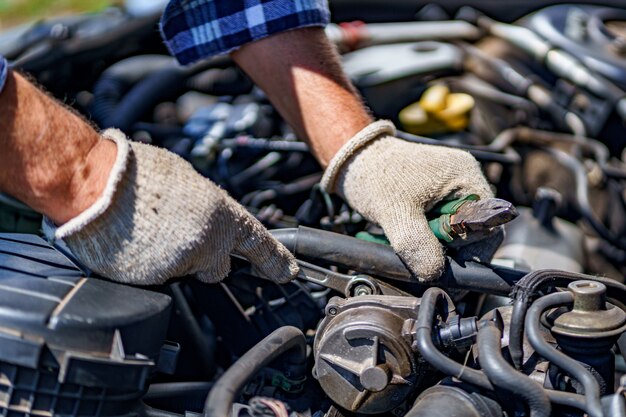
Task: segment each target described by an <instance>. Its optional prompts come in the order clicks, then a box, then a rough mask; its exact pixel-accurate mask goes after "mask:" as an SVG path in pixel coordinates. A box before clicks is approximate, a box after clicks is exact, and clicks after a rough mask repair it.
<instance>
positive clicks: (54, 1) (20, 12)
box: [0, 0, 119, 29]
mask: <svg viewBox="0 0 626 417" xmlns="http://www.w3.org/2000/svg"><path fill="white" fill-rule="evenodd" d="M118 2H119V1H118ZM113 3H116V1H115V0H0V29H6V28H8V27H11V26H15V25H18V24H20V23H25V22H30V21H35V20H38V19H41V18H45V17H51V16H58V15H62V14H67V13H75V12H95V11H99V10H102V9H104V8H106V7H107V6H110V5H111V4H113Z"/></svg>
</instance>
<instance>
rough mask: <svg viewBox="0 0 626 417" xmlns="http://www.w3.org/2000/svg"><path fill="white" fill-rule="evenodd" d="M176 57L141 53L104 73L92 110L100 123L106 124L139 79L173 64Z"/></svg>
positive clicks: (93, 115)
mask: <svg viewBox="0 0 626 417" xmlns="http://www.w3.org/2000/svg"><path fill="white" fill-rule="evenodd" d="M173 62H174V59H173V58H172V57H170V56H165V55H139V56H134V57H131V58H127V59H124V60H122V61H119V62H117V63H115V64H113V65H112V66H110V67H109V68H108V69H107V70H106V71H104V72H103V73H102V75H101V76H100V79H98V81H97V82H96V85H95V86H94V89H93V95H94V97H93V104H92V105H91V108H90V112H91V116H92V117H93V119H94V121H95V122H96V123H98V125H100V126H101V127H102V126H106V125H107V124H108V119H109V117H110V115H111V114H112V113H113V112H114V111H115V107H116V106H117V104H118V103H119V102H120V100H121V99H122V98H123V97H124V95H125V94H126V93H127V92H128V90H129V89H130V88H131V87H132V86H133V85H134V84H135V83H137V82H139V80H141V79H142V78H144V77H145V76H147V75H148V74H151V73H153V72H154V71H157V70H161V69H163V68H165V67H167V66H171V65H172V64H173Z"/></svg>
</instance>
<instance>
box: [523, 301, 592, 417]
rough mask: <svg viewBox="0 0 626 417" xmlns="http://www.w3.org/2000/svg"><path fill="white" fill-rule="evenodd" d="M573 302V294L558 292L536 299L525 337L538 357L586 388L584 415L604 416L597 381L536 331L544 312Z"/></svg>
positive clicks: (528, 316)
mask: <svg viewBox="0 0 626 417" xmlns="http://www.w3.org/2000/svg"><path fill="white" fill-rule="evenodd" d="M573 302H574V295H573V294H572V293H571V292H569V291H567V292H557V293H554V294H550V295H546V296H544V297H541V298H539V299H538V300H537V301H535V302H534V303H533V304H532V305H531V307H530V308H529V309H528V314H527V315H526V320H525V326H526V337H527V338H528V341H529V342H530V344H531V345H532V347H533V348H534V349H535V351H536V352H537V353H538V354H540V355H541V356H543V357H544V358H545V359H547V360H548V361H550V362H551V363H552V364H553V365H555V366H558V367H559V368H560V369H562V370H563V371H565V372H567V373H568V374H569V375H570V376H571V377H573V378H574V379H576V380H577V381H578V382H579V383H581V384H582V386H583V387H584V389H585V402H586V406H585V409H586V411H587V414H589V416H590V417H603V415H604V413H603V411H602V404H601V402H600V385H599V384H598V381H597V380H596V379H595V378H594V377H593V375H592V374H591V373H590V372H589V371H588V370H587V369H586V368H585V367H584V366H583V365H581V364H580V363H579V362H577V361H575V360H573V359H572V358H570V357H568V356H567V355H565V354H564V353H562V352H560V351H558V350H556V349H555V348H554V347H552V346H551V345H550V344H548V342H546V340H545V339H544V337H543V335H542V333H541V330H540V329H539V320H540V319H541V314H542V313H543V312H544V311H546V310H548V309H550V308H554V307H558V306H563V305H567V304H571V303H573Z"/></svg>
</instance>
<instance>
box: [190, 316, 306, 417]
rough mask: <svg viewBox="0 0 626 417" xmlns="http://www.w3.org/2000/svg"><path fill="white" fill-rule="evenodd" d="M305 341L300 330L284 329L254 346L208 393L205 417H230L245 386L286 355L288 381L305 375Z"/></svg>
mask: <svg viewBox="0 0 626 417" xmlns="http://www.w3.org/2000/svg"><path fill="white" fill-rule="evenodd" d="M306 347H307V346H306V339H305V337H304V334H303V333H302V331H301V330H299V329H297V328H295V327H293V326H283V327H281V328H279V329H277V330H275V331H273V332H272V333H271V334H270V335H269V336H267V337H266V338H265V339H263V340H261V341H260V342H259V343H257V344H256V345H254V346H253V347H252V348H251V349H250V350H249V351H248V352H246V353H245V354H244V355H243V356H242V357H241V358H239V359H238V360H237V362H235V363H234V364H233V365H232V366H231V367H230V368H228V370H227V371H226V372H225V373H224V375H222V376H221V377H220V379H218V380H217V382H216V383H215V386H214V387H213V389H212V390H211V392H209V395H208V396H207V399H206V402H205V404H204V410H203V412H202V415H203V417H230V416H231V409H232V406H233V402H234V401H235V399H236V398H237V396H238V395H239V394H240V393H241V390H242V389H243V388H244V386H245V385H246V384H247V383H248V382H250V380H251V379H252V378H254V376H255V375H256V374H257V373H258V372H259V371H260V370H261V369H263V368H264V367H265V366H267V365H269V364H270V363H272V362H273V361H274V360H276V359H278V358H279V357H281V356H283V355H286V357H285V360H284V362H283V363H284V364H286V365H291V366H290V371H289V377H290V378H292V379H302V378H303V377H304V376H305V375H306V367H305V365H306Z"/></svg>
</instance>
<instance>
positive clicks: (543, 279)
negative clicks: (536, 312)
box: [509, 269, 626, 369]
mask: <svg viewBox="0 0 626 417" xmlns="http://www.w3.org/2000/svg"><path fill="white" fill-rule="evenodd" d="M581 279H586V280H591V281H597V282H601V283H603V284H604V285H606V287H607V295H608V296H609V297H612V298H615V299H618V300H620V299H626V285H624V284H622V283H620V282H617V281H615V280H612V279H609V278H602V277H595V276H591V275H584V274H578V273H574V272H567V271H561V270H558V269H544V270H540V271H533V272H531V273H529V274H527V275H526V276H524V277H523V278H522V279H520V280H519V281H518V282H517V283H516V284H515V286H514V287H513V290H512V292H511V298H513V300H514V301H513V312H512V316H511V325H510V327H509V353H510V355H511V359H512V361H513V365H515V367H516V368H518V369H520V368H521V366H522V362H523V360H524V348H523V346H524V320H525V317H526V311H527V310H528V306H529V305H530V304H531V303H532V302H533V300H534V299H535V298H536V297H537V295H538V294H539V292H540V291H542V290H546V289H548V288H550V287H567V285H568V284H569V283H570V282H573V281H577V280H581Z"/></svg>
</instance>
